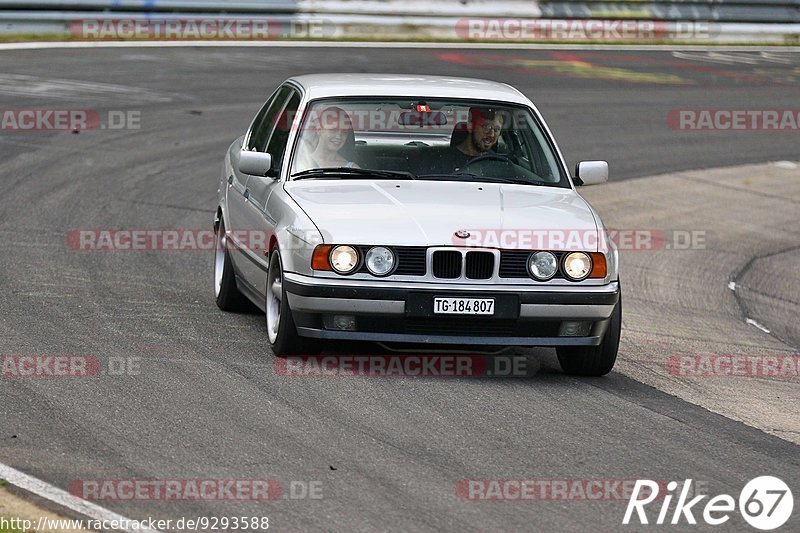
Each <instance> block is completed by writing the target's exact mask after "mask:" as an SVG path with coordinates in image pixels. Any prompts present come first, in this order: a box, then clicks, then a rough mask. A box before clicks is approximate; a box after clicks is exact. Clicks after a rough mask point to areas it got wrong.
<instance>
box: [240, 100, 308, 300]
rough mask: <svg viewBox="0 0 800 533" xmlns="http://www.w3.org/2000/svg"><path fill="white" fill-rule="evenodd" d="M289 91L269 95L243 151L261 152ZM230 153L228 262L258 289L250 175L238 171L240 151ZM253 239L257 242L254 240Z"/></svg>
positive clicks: (255, 228) (245, 141)
mask: <svg viewBox="0 0 800 533" xmlns="http://www.w3.org/2000/svg"><path fill="white" fill-rule="evenodd" d="M291 92H292V89H291V88H290V87H285V86H284V87H280V88H279V89H278V90H276V91H275V92H274V93H273V94H272V96H270V98H269V99H268V100H267V103H266V104H264V106H263V107H262V108H261V110H260V111H259V112H258V114H257V115H256V117H255V119H254V120H253V122H252V124H251V125H250V129H249V130H248V131H247V133H246V134H245V136H244V138H243V139H242V145H241V149H242V150H250V151H264V148H265V147H266V145H267V140H268V139H269V135H270V134H271V133H272V126H273V125H274V124H275V118H276V117H277V116H278V113H280V111H281V110H282V109H283V107H284V105H285V104H286V100H287V98H288V97H289V95H290V94H291ZM233 152H234V153H231V161H232V162H233V164H232V165H231V167H232V172H231V175H230V176H229V177H228V184H229V185H228V220H227V221H226V222H227V224H228V230H230V232H231V235H230V240H231V241H232V247H231V250H232V251H231V260H232V261H233V263H234V265H235V267H236V271H237V272H238V273H239V277H240V281H243V282H245V283H247V284H248V285H250V287H251V288H253V287H259V285H257V282H258V280H260V279H261V277H262V276H261V268H260V264H258V263H256V262H254V259H255V258H254V255H255V254H258V253H259V251H258V250H250V248H254V246H253V243H252V241H253V240H256V241H257V240H258V238H257V237H258V235H257V231H258V230H259V226H256V227H253V226H252V225H251V223H250V221H249V217H248V204H249V200H248V197H249V192H248V191H247V181H248V180H249V178H250V176H249V175H247V174H243V173H242V172H240V171H239V165H238V160H239V152H238V151H237V150H236V149H234V150H233ZM252 230H256V231H252ZM254 236H255V237H256V239H254V238H253V237H254Z"/></svg>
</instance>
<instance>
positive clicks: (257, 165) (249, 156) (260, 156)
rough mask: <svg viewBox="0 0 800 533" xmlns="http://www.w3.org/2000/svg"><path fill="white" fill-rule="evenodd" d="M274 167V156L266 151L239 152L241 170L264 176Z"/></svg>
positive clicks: (251, 174)
mask: <svg viewBox="0 0 800 533" xmlns="http://www.w3.org/2000/svg"><path fill="white" fill-rule="evenodd" d="M271 168H272V156H271V155H270V154H267V153H264V152H251V151H249V150H242V151H241V152H239V172H241V173H242V174H249V175H250V176H260V177H262V178H263V177H264V176H266V175H267V173H268V172H269V171H270V169H271Z"/></svg>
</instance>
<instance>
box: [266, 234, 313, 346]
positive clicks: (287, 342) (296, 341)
mask: <svg viewBox="0 0 800 533" xmlns="http://www.w3.org/2000/svg"><path fill="white" fill-rule="evenodd" d="M273 268H276V269H278V272H279V274H280V279H281V284H280V285H281V290H280V294H281V295H280V306H279V308H280V312H279V313H278V316H279V318H278V327H277V332H276V333H275V335H274V338H272V333H271V329H270V328H271V326H270V317H271V309H274V308H270V293H271V291H272V283H273V279H274V278H273V275H274V274H275V273H274V272H273ZM282 280H283V263H281V254H280V253H279V252H278V249H277V248H276V249H274V250H273V251H272V254H271V255H270V259H269V272H268V274H267V288H266V295H267V301H266V302H265V303H264V306H265V307H264V308H265V312H266V325H267V339H268V340H269V345H270V348H271V349H272V352H273V353H274V354H275V355H276V356H277V357H286V356H289V355H317V354H319V353H320V350H319V344H318V342H316V341H315V339H309V338H307V337H301V336H300V335H299V334H298V333H297V326H296V325H295V323H294V317H292V310H291V309H290V308H289V299H288V298H287V297H286V287H285V286H284V284H283V283H282Z"/></svg>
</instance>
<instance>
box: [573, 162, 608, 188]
mask: <svg viewBox="0 0 800 533" xmlns="http://www.w3.org/2000/svg"><path fill="white" fill-rule="evenodd" d="M607 181H608V163H607V162H606V161H581V162H580V163H578V166H576V167H575V185H598V184H600V183H605V182H607Z"/></svg>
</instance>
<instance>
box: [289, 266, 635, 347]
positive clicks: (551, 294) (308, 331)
mask: <svg viewBox="0 0 800 533" xmlns="http://www.w3.org/2000/svg"><path fill="white" fill-rule="evenodd" d="M283 283H284V284H285V287H286V293H287V298H288V303H289V307H290V308H291V310H292V316H293V318H294V321H295V324H296V326H297V331H298V333H299V334H300V335H302V336H305V337H313V338H318V339H345V340H363V341H377V342H405V343H423V344H428V343H430V344H458V345H491V346H596V345H598V344H600V343H601V342H602V340H603V335H604V334H605V331H606V329H607V327H608V323H609V319H610V317H611V314H612V313H613V311H614V307H615V305H616V304H617V302H618V301H619V295H620V289H619V283H618V282H612V283H609V284H607V285H594V286H578V285H573V286H559V287H554V286H548V287H530V286H522V285H461V284H431V283H390V282H386V281H369V282H367V281H363V280H349V279H342V280H339V279H330V278H314V277H309V276H302V275H298V274H294V273H288V272H287V273H285V274H284V280H283ZM434 297H449V298H454V297H455V298H458V297H469V298H494V299H495V302H496V310H495V314H494V315H493V316H469V315H435V314H434V313H433V299H434ZM334 316H347V317H352V318H354V319H355V328H351V329H349V330H342V329H338V328H337V327H336V326H335V325H334V321H333V320H332V319H333V317H334ZM568 325H569V327H568Z"/></svg>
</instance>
